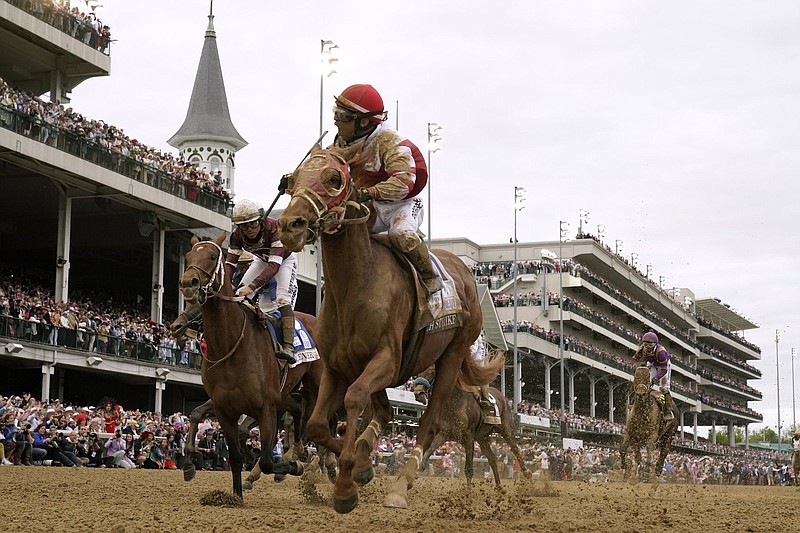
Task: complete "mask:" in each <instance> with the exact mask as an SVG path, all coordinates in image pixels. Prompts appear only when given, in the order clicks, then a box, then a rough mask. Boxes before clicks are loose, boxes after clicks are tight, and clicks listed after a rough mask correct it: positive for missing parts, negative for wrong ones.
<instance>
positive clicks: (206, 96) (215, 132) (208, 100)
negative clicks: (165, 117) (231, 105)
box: [167, 14, 247, 150]
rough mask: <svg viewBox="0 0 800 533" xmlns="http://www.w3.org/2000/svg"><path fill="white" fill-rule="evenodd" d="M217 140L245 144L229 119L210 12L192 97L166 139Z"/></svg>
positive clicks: (179, 141) (180, 141)
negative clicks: (172, 132)
mask: <svg viewBox="0 0 800 533" xmlns="http://www.w3.org/2000/svg"><path fill="white" fill-rule="evenodd" d="M206 140H208V141H218V142H220V141H221V142H226V143H229V144H231V145H233V146H234V147H235V148H236V150H240V149H242V148H244V147H245V146H247V141H245V140H244V139H243V138H242V136H241V135H239V132H238V131H236V127H235V126H234V125H233V122H232V121H231V115H230V111H229V110H228V97H227V96H226V94H225V82H224V80H223V79H222V65H221V64H220V60H219V52H218V51H217V35H216V32H215V31H214V15H213V14H209V16H208V28H207V29H206V35H205V42H204V43H203V52H202V53H201V54H200V64H199V65H198V66H197V75H196V76H195V79H194V88H193V89H192V99H191V100H190V101H189V110H188V111H187V112H186V118H185V119H184V121H183V125H182V126H181V127H180V129H179V130H178V131H177V133H175V135H173V136H172V137H171V138H170V139H169V140H168V141H167V142H168V143H169V144H170V145H172V146H174V147H176V148H180V146H181V145H182V144H183V143H185V142H189V141H206Z"/></svg>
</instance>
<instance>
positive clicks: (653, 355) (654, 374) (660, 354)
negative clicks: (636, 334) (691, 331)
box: [633, 331, 677, 420]
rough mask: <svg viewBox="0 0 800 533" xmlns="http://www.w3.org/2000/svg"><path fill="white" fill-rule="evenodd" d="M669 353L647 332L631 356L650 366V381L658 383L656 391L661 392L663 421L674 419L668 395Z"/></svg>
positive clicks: (655, 336)
mask: <svg viewBox="0 0 800 533" xmlns="http://www.w3.org/2000/svg"><path fill="white" fill-rule="evenodd" d="M669 359H670V357H669V352H667V349H666V348H664V347H663V346H662V345H660V344H659V343H658V335H656V334H655V333H653V332H652V331H648V332H647V333H645V334H644V335H642V343H641V344H640V345H639V348H637V350H636V353H635V354H633V360H634V361H636V362H639V363H649V364H650V380H651V381H652V382H653V383H658V385H659V387H658V390H659V392H661V394H662V396H663V398H664V403H663V410H664V420H672V419H673V418H675V415H674V414H673V412H674V411H676V410H677V409H676V407H675V402H674V401H673V400H672V394H670V381H671V377H672V364H671V363H670V360H669Z"/></svg>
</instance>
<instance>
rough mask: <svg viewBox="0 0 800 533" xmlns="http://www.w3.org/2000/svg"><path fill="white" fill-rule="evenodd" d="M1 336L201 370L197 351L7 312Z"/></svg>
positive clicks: (0, 324) (0, 327)
mask: <svg viewBox="0 0 800 533" xmlns="http://www.w3.org/2000/svg"><path fill="white" fill-rule="evenodd" d="M0 337H2V338H6V339H10V340H20V341H24V342H26V343H31V344H37V345H40V346H49V347H53V348H55V347H61V348H69V349H71V350H77V351H82V352H86V353H87V354H98V355H103V356H111V357H116V358H119V359H122V360H125V359H128V360H134V361H140V362H146V363H157V364H159V365H164V366H172V367H176V368H189V369H194V370H200V365H201V363H202V355H201V354H200V353H199V352H189V351H185V350H182V349H180V348H178V347H170V346H167V345H165V344H163V343H162V344H160V345H156V344H154V343H152V342H146V341H142V340H137V339H130V338H127V337H114V336H112V335H110V334H109V335H101V334H99V333H96V332H88V331H78V330H75V329H69V328H62V327H58V326H52V325H49V324H43V323H41V322H32V321H30V320H24V319H21V318H13V317H10V316H7V315H0Z"/></svg>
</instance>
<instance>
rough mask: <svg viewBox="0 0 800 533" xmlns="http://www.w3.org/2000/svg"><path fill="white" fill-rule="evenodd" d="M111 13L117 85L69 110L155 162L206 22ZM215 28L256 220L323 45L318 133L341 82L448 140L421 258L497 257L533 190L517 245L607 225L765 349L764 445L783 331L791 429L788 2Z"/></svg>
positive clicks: (255, 9) (314, 6)
mask: <svg viewBox="0 0 800 533" xmlns="http://www.w3.org/2000/svg"><path fill="white" fill-rule="evenodd" d="M104 4H105V5H104V7H103V8H102V9H100V10H99V11H98V14H99V16H100V18H101V19H102V20H103V22H104V23H107V24H109V25H110V26H111V30H112V35H113V38H114V39H116V42H115V43H114V44H113V48H112V55H111V57H112V75H111V77H109V78H105V79H96V80H91V81H89V82H86V83H84V84H83V85H81V86H80V87H78V88H77V89H76V91H75V92H74V93H73V100H72V106H73V107H74V108H75V109H77V110H79V111H81V112H84V113H85V114H87V115H89V116H91V117H94V118H102V119H104V120H106V121H107V122H110V123H112V124H115V125H117V126H121V127H123V128H124V129H125V131H126V132H127V133H128V134H130V135H132V136H134V137H137V138H138V139H139V140H141V141H143V142H145V143H146V144H149V145H152V146H157V147H160V148H164V149H166V148H169V147H168V145H167V144H166V139H168V138H169V137H170V136H171V135H172V134H173V133H175V131H177V129H178V128H179V127H180V125H181V124H182V122H183V119H184V116H185V113H186V109H187V107H188V101H189V96H190V94H191V90H192V85H193V83H194V76H195V72H196V68H197V62H198V59H199V56H200V51H201V48H202V45H203V36H204V32H205V29H206V25H207V18H206V16H207V14H208V8H209V5H208V2H207V1H205V2H204V1H201V0H191V1H190V0H180V1H179V0H172V1H170V2H162V1H154V0H139V1H136V2H130V1H127V0H104ZM214 15H215V20H214V24H215V28H216V31H217V40H218V46H219V51H220V57H221V60H222V65H223V73H224V76H225V83H226V88H227V94H228V100H229V104H230V108H231V115H232V117H233V121H234V124H235V125H236V127H237V128H238V130H239V132H240V133H241V134H242V136H243V137H244V138H245V139H247V140H248V141H249V143H250V145H249V146H248V147H246V148H245V149H243V150H242V151H241V152H240V153H239V154H238V155H237V188H236V193H237V196H238V197H239V198H245V197H247V198H253V199H256V200H259V201H261V202H262V203H264V204H266V205H268V204H269V203H270V202H271V201H272V199H273V198H274V195H275V192H274V191H275V187H276V185H277V181H278V178H279V177H280V176H281V174H283V173H284V172H288V171H291V170H293V169H294V167H295V166H296V165H297V163H298V162H299V160H300V159H301V157H302V156H303V154H304V153H305V152H306V150H307V149H308V147H309V146H310V144H311V143H312V142H313V141H314V139H316V137H317V132H318V129H319V110H320V40H322V39H329V40H332V41H334V42H335V43H336V44H338V46H339V48H338V49H337V56H338V58H339V63H338V67H337V70H338V72H337V74H335V75H333V76H331V77H330V78H325V81H324V95H323V106H322V107H323V110H324V112H325V113H324V129H327V130H331V132H333V131H335V128H334V127H333V122H332V119H331V116H330V108H331V107H332V102H333V99H332V97H333V95H334V94H338V92H340V91H341V90H342V89H343V88H344V87H346V86H348V85H350V84H352V83H371V84H373V85H374V86H375V87H376V88H377V89H378V90H379V91H380V92H381V94H382V95H383V97H384V101H385V102H386V106H387V108H388V109H389V112H390V113H389V116H390V121H391V123H392V124H393V125H394V124H395V123H396V122H398V123H399V130H400V131H401V133H403V134H404V135H406V136H408V137H409V138H411V139H412V140H414V141H415V142H416V143H417V144H418V145H419V146H420V147H421V148H422V149H423V151H424V150H425V146H426V130H427V123H428V122H435V123H438V124H439V125H441V126H442V127H443V130H442V137H443V143H442V150H441V151H440V152H438V153H436V154H434V155H433V161H432V165H431V167H432V168H431V187H432V189H431V199H432V201H431V204H432V218H431V221H432V222H431V225H432V231H431V233H432V234H433V237H434V238H437V237H458V236H464V237H468V238H470V239H472V240H473V241H475V242H478V243H480V244H490V243H499V242H508V239H509V238H510V237H511V235H512V234H513V221H514V211H513V195H514V186H522V187H525V188H526V189H527V191H528V202H527V208H526V209H525V210H523V211H521V212H520V213H519V215H518V219H517V220H518V230H517V235H518V238H519V240H520V241H521V242H526V241H540V240H555V239H557V238H558V222H559V220H567V221H570V222H571V223H572V228H573V230H575V229H576V228H577V224H578V213H579V210H580V209H586V210H588V211H590V213H591V222H590V224H589V230H590V231H591V232H593V233H595V232H596V228H597V225H598V224H602V225H604V226H606V227H607V235H606V239H605V240H606V242H607V243H610V245H611V246H612V248H613V246H614V242H615V241H616V240H622V241H623V242H624V247H625V253H626V254H629V253H631V252H635V253H637V254H639V257H640V263H641V264H642V265H645V264H652V265H653V266H654V275H655V276H665V277H666V285H667V286H670V287H672V286H679V287H688V288H690V289H691V290H693V291H694V292H695V293H696V295H697V296H698V297H709V296H714V297H719V298H721V299H723V300H724V301H725V302H727V303H729V304H731V305H732V306H733V307H735V308H737V309H739V310H740V311H741V312H742V313H744V314H745V315H747V316H749V317H751V318H752V319H753V320H755V321H756V322H758V323H760V324H761V325H762V327H761V329H760V330H757V331H755V332H747V333H746V337H747V338H748V339H749V340H751V341H752V342H755V343H757V344H758V345H759V346H761V348H762V351H763V352H762V360H761V361H759V362H756V363H755V365H756V366H758V367H759V368H760V369H761V370H762V371H763V373H764V379H762V380H761V381H759V382H752V384H753V385H754V386H756V387H757V388H758V389H760V390H761V391H762V392H763V393H764V401H762V402H758V403H752V404H751V407H753V408H754V409H757V410H759V411H761V412H763V413H764V422H765V424H769V425H772V426H773V427H774V426H775V424H776V421H777V402H776V399H777V387H776V374H777V367H776V355H775V354H776V346H775V331H776V329H780V330H782V331H783V334H782V335H783V336H782V340H781V342H780V344H779V350H780V352H779V355H780V359H779V360H780V390H781V408H782V415H781V418H782V421H783V423H784V425H786V424H787V423H788V424H791V423H792V419H793V412H792V384H793V383H792V363H791V357H790V350H791V348H792V347H796V348H798V349H800V312H798V302H800V289H798V287H799V286H800V283H798V281H797V278H796V277H795V276H796V275H797V271H798V266H800V238H799V237H798V232H797V231H796V230H795V228H794V226H795V225H796V222H797V206H798V201H799V200H800V185H798V181H797V174H798V169H800V147H799V146H798V141H799V140H800V120H798V119H800V33H799V32H798V31H797V28H798V27H800V4H799V3H797V2H796V1H793V0H792V1H771V2H768V3H762V2H750V1H730V0H720V1H700V2H698V1H696V0H693V1H678V0H675V1H670V2H661V1H649V2H648V1H629V2H625V1H607V2H588V1H573V2H562V1H557V0H553V1H548V2H544V1H539V0H517V1H508V0H502V1H498V2H485V1H474V0H460V1H458V2H454V1H450V0H439V1H436V2H431V1H429V0H425V1H422V0H408V1H406V2H404V3H402V5H401V4H398V3H397V2H372V1H347V0H342V1H338V2H330V1H324V2H322V1H305V0H299V1H297V2H282V3H279V4H276V3H274V2H255V1H249V2H245V1H243V0H217V1H216V2H214ZM398 108H399V113H397V112H396V110H397V109H398ZM332 137H333V133H330V134H329V136H328V138H327V139H326V141H328V142H330V141H331V140H332ZM793 176H794V177H793ZM284 204H285V202H281V203H279V204H278V206H279V207H281V206H283V205H284ZM426 227H427V223H425V225H424V226H423V229H426ZM797 372H798V379H799V380H800V365H798V368H797ZM785 427H787V426H785Z"/></svg>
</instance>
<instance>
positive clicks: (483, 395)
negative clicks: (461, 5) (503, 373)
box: [469, 332, 495, 417]
mask: <svg viewBox="0 0 800 533" xmlns="http://www.w3.org/2000/svg"><path fill="white" fill-rule="evenodd" d="M469 350H470V355H471V356H472V358H473V359H474V360H475V361H479V362H481V363H483V362H485V361H486V345H485V344H484V342H483V332H481V334H480V335H478V338H477V339H475V342H474V343H472V346H470V349H469ZM476 388H477V389H478V395H477V400H478V403H479V404H480V406H481V410H482V411H483V414H484V415H486V416H491V417H494V416H495V414H494V404H492V399H491V398H490V397H489V385H483V386H477V387H476Z"/></svg>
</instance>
